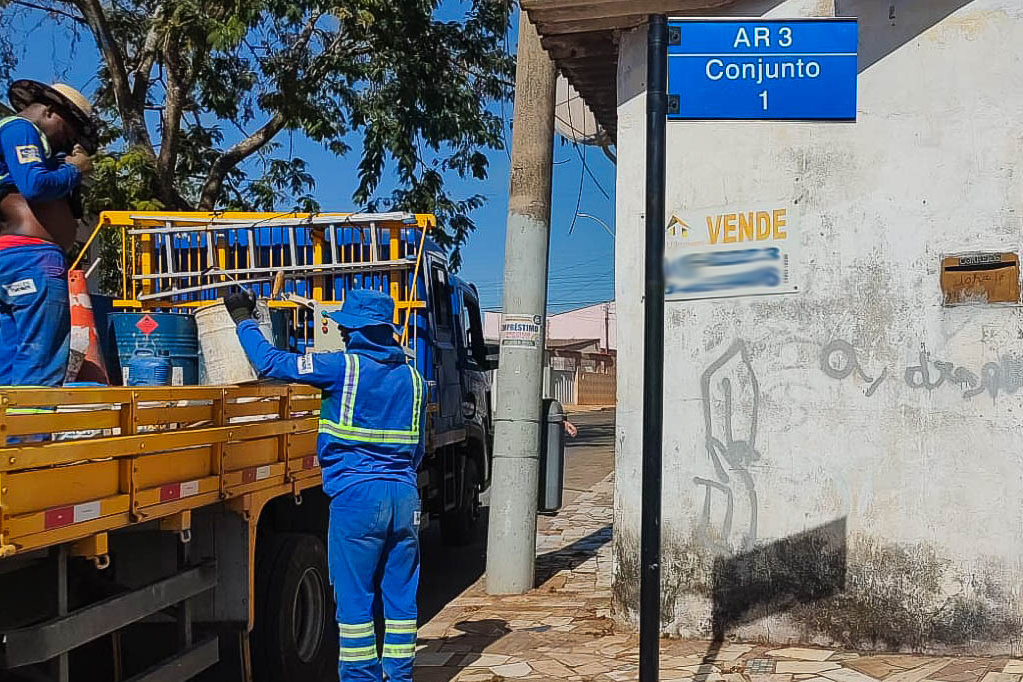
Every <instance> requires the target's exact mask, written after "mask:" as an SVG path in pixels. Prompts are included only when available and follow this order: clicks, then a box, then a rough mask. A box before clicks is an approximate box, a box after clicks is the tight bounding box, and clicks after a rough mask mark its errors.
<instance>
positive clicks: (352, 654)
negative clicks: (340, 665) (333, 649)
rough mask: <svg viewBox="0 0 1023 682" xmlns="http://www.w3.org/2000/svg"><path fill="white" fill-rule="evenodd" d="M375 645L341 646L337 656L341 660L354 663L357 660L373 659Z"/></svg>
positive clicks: (375, 653)
mask: <svg viewBox="0 0 1023 682" xmlns="http://www.w3.org/2000/svg"><path fill="white" fill-rule="evenodd" d="M376 657H377V647H376V645H375V644H371V645H369V646H343V647H341V653H340V655H339V656H338V658H339V659H340V660H342V661H346V662H350V663H354V662H357V661H375V660H376Z"/></svg>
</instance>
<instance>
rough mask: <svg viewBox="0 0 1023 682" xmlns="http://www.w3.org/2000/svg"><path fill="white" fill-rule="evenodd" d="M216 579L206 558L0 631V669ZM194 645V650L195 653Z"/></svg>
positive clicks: (50, 652)
mask: <svg viewBox="0 0 1023 682" xmlns="http://www.w3.org/2000/svg"><path fill="white" fill-rule="evenodd" d="M216 584H217V565H216V562H215V561H213V560H208V561H204V562H202V563H200V564H197V565H196V566H194V567H192V568H188V569H185V570H182V571H180V572H179V573H175V574H174V575H172V576H170V577H169V578H164V579H162V580H158V581H156V582H153V583H150V584H149V585H146V586H145V587H141V588H139V589H137V590H133V591H131V592H127V593H125V594H120V595H117V596H115V597H111V598H109V599H104V600H103V601H100V602H97V603H95V604H90V605H89V606H86V607H84V608H81V609H78V610H75V611H72V612H71V613H69V614H67V615H66V616H60V617H57V618H53V619H51V620H48V621H45V622H42V623H38V624H36V625H31V626H29V627H25V628H20V629H17V630H11V631H9V632H5V633H0V641H2V642H3V645H2V648H0V670H3V669H10V668H19V667H21V666H24V665H29V664H32V663H42V662H43V661H48V660H50V659H52V658H56V657H57V656H60V655H62V654H65V653H67V652H68V651H71V650H72V649H74V648H76V647H78V646H81V645H82V644H85V643H87V642H91V641H92V640H94V639H96V638H97V637H102V636H103V635H106V634H109V633H111V632H114V631H116V630H119V629H121V628H123V627H125V626H126V625H130V624H131V623H134V622H136V621H139V620H141V619H143V618H145V617H146V616H148V615H150V614H153V613H156V612H158V611H162V610H163V609H165V608H167V607H169V606H173V605H175V604H178V603H181V602H183V601H185V600H186V599H189V598H190V597H194V596H195V595H197V594H201V593H202V592H205V591H207V590H210V589H212V588H213V587H215V586H216ZM206 646H210V645H209V644H208V642H203V643H202V644H199V645H197V646H195V647H193V648H192V649H189V650H187V651H185V652H183V653H181V654H178V655H177V656H178V658H180V657H188V656H190V655H192V656H196V657H198V656H199V653H202V652H206V649H204V648H203V647H206ZM214 646H215V644H214ZM197 650H199V653H196V651H197ZM188 660H192V659H188ZM155 672H158V671H154V673H155ZM193 674H194V673H193ZM138 679H144V680H149V679H153V680H175V679H187V678H178V677H153V678H150V677H141V678H138Z"/></svg>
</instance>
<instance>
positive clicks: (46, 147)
mask: <svg viewBox="0 0 1023 682" xmlns="http://www.w3.org/2000/svg"><path fill="white" fill-rule="evenodd" d="M15 121H25V122H26V123H28V124H30V125H31V126H32V127H33V128H35V129H36V132H37V133H39V141H40V142H42V143H43V155H44V156H46V158H50V141H49V140H47V139H46V135H44V134H43V131H42V130H40V129H39V126H37V125H36V124H35V123H32V121H29V120H28V119H27V118H24V117H22V116H7V117H6V118H0V128H3V127H4V126H5V125H7V124H8V123H14V122H15ZM3 177H7V176H6V175H5V176H3ZM0 179H2V178H0Z"/></svg>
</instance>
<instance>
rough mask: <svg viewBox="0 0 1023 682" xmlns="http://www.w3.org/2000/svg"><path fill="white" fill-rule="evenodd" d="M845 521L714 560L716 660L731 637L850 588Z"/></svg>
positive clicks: (712, 651)
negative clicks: (727, 636)
mask: <svg viewBox="0 0 1023 682" xmlns="http://www.w3.org/2000/svg"><path fill="white" fill-rule="evenodd" d="M846 560H847V551H846V521H845V517H842V518H840V519H837V520H835V521H832V522H831V523H828V524H827V525H824V526H819V527H817V528H813V529H811V530H808V531H804V532H802V533H799V534H798V535H793V536H791V537H787V538H784V539H782V540H778V541H776V542H771V543H768V544H765V545H762V546H759V547H756V548H755V549H752V550H750V551H748V552H743V553H742V554H737V555H734V556H729V557H718V558H717V559H715V560H714V568H713V584H712V594H711V597H712V600H713V616H712V635H713V639H712V643H711V646H710V649H709V651H708V654H707V659H708V660H710V659H713V658H714V657H715V656H716V654H717V651H718V650H719V649H720V647H721V643H722V642H723V641H724V638H725V633H726V632H727V631H728V630H730V629H733V628H735V627H737V626H740V625H743V624H745V623H748V622H751V621H754V620H757V619H760V618H764V617H767V616H771V615H775V614H778V613H783V612H786V611H788V610H790V609H792V608H794V607H796V606H800V605H804V604H809V603H812V602H816V601H819V600H821V599H827V598H829V597H833V596H834V595H836V594H838V593H840V592H842V591H843V590H844V589H845V577H846Z"/></svg>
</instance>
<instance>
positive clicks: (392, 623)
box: [384, 619, 418, 635]
mask: <svg viewBox="0 0 1023 682" xmlns="http://www.w3.org/2000/svg"><path fill="white" fill-rule="evenodd" d="M384 630H385V631H386V632H387V633H388V634H393V635H414V634H416V632H418V630H417V628H416V621H415V619H412V620H385V621H384Z"/></svg>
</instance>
